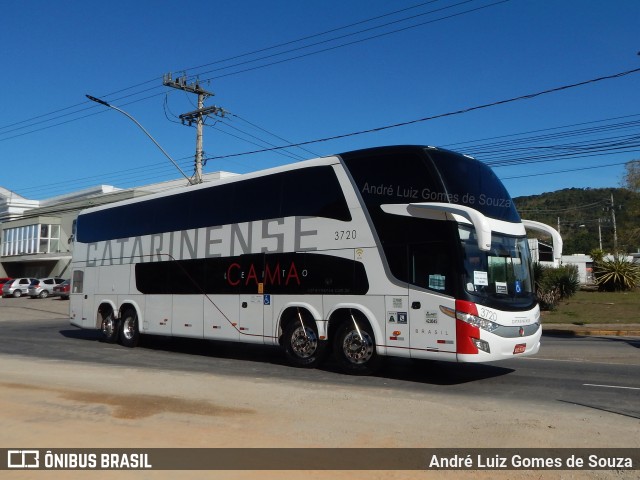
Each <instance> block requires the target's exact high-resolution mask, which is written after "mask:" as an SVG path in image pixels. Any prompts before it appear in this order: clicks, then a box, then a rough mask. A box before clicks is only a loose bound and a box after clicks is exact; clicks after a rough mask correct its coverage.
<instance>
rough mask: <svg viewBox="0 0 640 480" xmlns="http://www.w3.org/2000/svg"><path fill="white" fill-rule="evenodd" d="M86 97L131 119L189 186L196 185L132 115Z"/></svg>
mask: <svg viewBox="0 0 640 480" xmlns="http://www.w3.org/2000/svg"><path fill="white" fill-rule="evenodd" d="M85 96H86V97H87V98H88V99H89V100H91V101H92V102H96V103H99V104H100V105H104V106H105V107H109V108H112V109H114V110H117V111H118V112H120V113H122V114H123V115H125V116H126V117H127V118H128V119H130V120H131V121H132V122H133V123H135V124H136V125H137V126H138V127H140V130H142V131H143V132H144V133H145V134H146V135H147V137H149V138H150V139H151V141H152V142H153V143H155V144H156V147H158V148H159V149H160V151H161V152H162V153H164V156H165V157H167V158H168V159H169V160H170V161H171V163H173V165H174V167H176V168H177V169H178V170H179V171H180V173H181V174H182V176H183V177H184V178H186V179H187V181H188V182H189V185H193V184H194V182H193V180H191V178H189V177H188V176H187V174H186V173H184V171H182V169H181V168H180V167H179V166H178V164H177V163H176V162H175V160H174V159H173V158H171V156H170V155H169V154H168V153H167V152H166V151H165V149H164V148H162V147H161V146H160V144H159V143H158V142H156V139H155V138H153V137H152V136H151V134H150V133H149V132H147V130H146V129H145V128H144V127H143V126H142V125H141V124H140V122H138V121H137V120H136V119H135V118H133V117H132V116H131V115H129V114H128V113H127V112H125V111H124V110H121V109H120V108H118V107H115V106H113V105H111V104H110V103H107V102H105V101H104V100H101V99H99V98H96V97H92V96H91V95H85Z"/></svg>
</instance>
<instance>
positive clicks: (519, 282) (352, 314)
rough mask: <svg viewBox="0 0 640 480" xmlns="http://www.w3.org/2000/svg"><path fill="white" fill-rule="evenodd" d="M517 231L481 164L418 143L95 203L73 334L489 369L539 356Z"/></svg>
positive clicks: (76, 268) (81, 259)
mask: <svg viewBox="0 0 640 480" xmlns="http://www.w3.org/2000/svg"><path fill="white" fill-rule="evenodd" d="M533 290H534V289H533V279H532V269H531V258H530V254H529V248H528V245H527V239H526V236H525V228H524V225H523V223H522V221H521V219H520V217H519V215H518V213H517V211H516V209H515V206H514V204H513V202H512V200H511V197H510V196H509V194H508V193H507V191H506V189H505V188H504V186H503V185H502V183H501V182H500V180H499V179H498V178H497V177H496V176H495V174H494V173H493V172H492V171H491V169H490V168H489V167H487V166H486V165H485V164H483V163H481V162H479V161H477V160H474V159H472V158H470V157H467V156H463V155H460V154H457V153H454V152H451V151H447V150H442V149H438V148H433V147H423V146H394V147H380V148H373V149H367V150H360V151H355V152H348V153H344V154H341V155H336V156H331V157H326V158H319V159H314V160H308V161H304V162H300V163H295V164H292V165H287V166H283V167H277V168H272V169H269V170H264V171H260V172H254V173H249V174H244V175H238V176H233V177H228V178H225V179H223V180H220V181H216V182H212V183H204V184H200V185H196V186H189V187H183V188H180V189H175V190H172V191H168V192H164V193H158V194H154V195H149V196H145V197H142V198H137V199H132V200H126V201H122V202H118V203H114V204H110V205H107V206H101V207H96V208H90V209H88V210H84V211H83V212H81V213H80V215H79V216H78V219H77V227H76V236H75V244H74V249H73V278H72V290H71V295H70V297H71V302H70V310H71V312H70V315H71V323H72V324H73V325H75V326H78V327H82V328H93V329H99V330H100V331H101V335H102V337H103V340H104V341H107V342H116V341H117V342H119V343H121V344H122V345H125V346H128V347H133V346H135V345H136V344H137V343H138V340H139V337H140V335H141V334H150V335H168V336H178V337H193V338H204V339H216V340H229V341H235V342H253V343H260V344H272V345H280V346H282V348H283V350H284V352H285V353H286V356H287V357H288V359H289V360H290V361H291V362H292V363H293V364H295V365H297V366H306V367H313V366H317V365H318V364H319V363H321V362H322V361H323V360H324V359H325V358H326V356H327V355H328V354H330V353H332V354H333V355H334V356H335V358H336V359H337V361H338V362H339V363H340V364H341V366H342V367H343V369H344V370H345V371H346V372H349V373H367V372H370V371H372V370H373V369H374V368H375V367H376V365H377V364H378V362H379V360H380V357H382V356H388V355H389V356H400V357H411V358H422V359H438V360H444V361H460V362H486V361H493V360H500V359H508V358H512V357H514V356H518V355H531V354H534V353H536V352H537V351H538V348H539V346H540V336H541V326H540V310H539V308H538V305H537V303H536V298H535V295H534V291H533Z"/></svg>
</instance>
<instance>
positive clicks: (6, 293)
mask: <svg viewBox="0 0 640 480" xmlns="http://www.w3.org/2000/svg"><path fill="white" fill-rule="evenodd" d="M33 280H37V278H14V279H13V280H9V281H8V282H6V283H5V284H4V285H3V286H2V296H3V297H11V296H13V297H16V298H18V297H21V296H22V295H26V294H27V291H28V290H29V285H30V284H31V282H32V281H33Z"/></svg>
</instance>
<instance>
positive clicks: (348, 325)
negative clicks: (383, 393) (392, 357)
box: [333, 317, 380, 375]
mask: <svg viewBox="0 0 640 480" xmlns="http://www.w3.org/2000/svg"><path fill="white" fill-rule="evenodd" d="M334 341H335V343H334V346H333V351H334V354H335V356H336V360H337V361H338V363H339V364H340V366H341V367H342V369H343V370H344V371H345V372H346V373H349V374H352V375H368V374H371V373H373V372H375V370H376V369H377V368H378V367H379V365H380V357H379V356H378V354H377V352H376V342H375V340H374V336H373V332H372V331H371V327H370V326H369V324H368V323H367V322H366V321H364V320H361V319H358V320H356V319H355V318H354V317H351V319H348V320H346V321H345V322H344V323H343V324H342V325H340V327H339V328H338V331H337V332H336V336H335V340H334Z"/></svg>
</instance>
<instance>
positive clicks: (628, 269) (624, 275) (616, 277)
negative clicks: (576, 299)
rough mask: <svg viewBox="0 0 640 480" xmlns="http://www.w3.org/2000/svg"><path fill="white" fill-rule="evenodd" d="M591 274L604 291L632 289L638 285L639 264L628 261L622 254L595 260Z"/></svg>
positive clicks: (639, 281)
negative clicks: (607, 258) (598, 260)
mask: <svg viewBox="0 0 640 480" xmlns="http://www.w3.org/2000/svg"><path fill="white" fill-rule="evenodd" d="M593 274H594V276H595V279H596V284H597V285H598V289H599V290H601V291H605V292H619V291H627V290H633V289H634V288H636V287H637V286H639V285H640V265H638V264H636V263H632V262H630V261H629V260H627V257H626V255H622V254H615V255H614V256H613V258H612V259H611V260H602V261H600V262H596V263H595V264H594V267H593Z"/></svg>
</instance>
